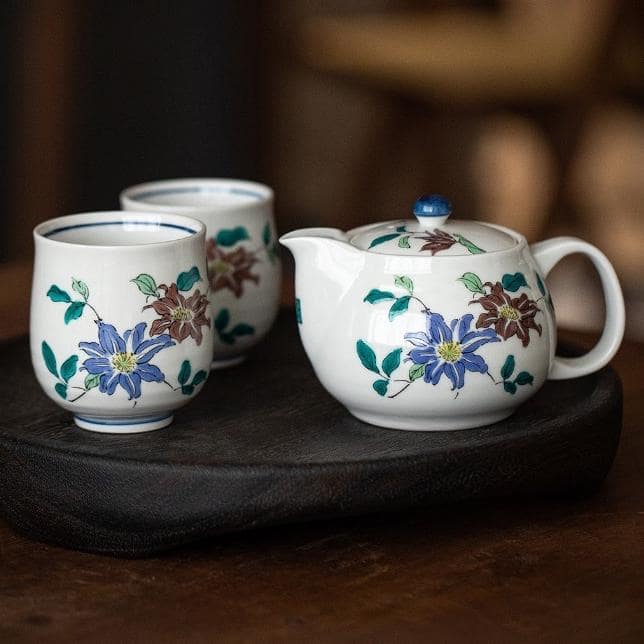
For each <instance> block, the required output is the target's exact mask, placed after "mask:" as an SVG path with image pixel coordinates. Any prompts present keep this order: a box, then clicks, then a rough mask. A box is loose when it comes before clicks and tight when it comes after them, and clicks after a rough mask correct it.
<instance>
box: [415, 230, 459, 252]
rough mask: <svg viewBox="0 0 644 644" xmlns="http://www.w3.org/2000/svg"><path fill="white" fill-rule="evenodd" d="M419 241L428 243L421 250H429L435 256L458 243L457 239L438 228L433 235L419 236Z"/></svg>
mask: <svg viewBox="0 0 644 644" xmlns="http://www.w3.org/2000/svg"><path fill="white" fill-rule="evenodd" d="M417 239H422V240H424V241H425V242H427V243H425V244H423V245H422V246H421V248H420V250H429V251H431V253H432V255H435V254H436V253H438V252H440V251H441V250H447V249H448V248H451V247H452V246H453V245H454V244H455V243H456V239H455V238H454V237H452V235H450V234H449V233H446V232H445V231H444V230H439V229H438V228H437V229H436V230H435V231H434V232H433V233H427V234H426V235H420V236H418V237H417Z"/></svg>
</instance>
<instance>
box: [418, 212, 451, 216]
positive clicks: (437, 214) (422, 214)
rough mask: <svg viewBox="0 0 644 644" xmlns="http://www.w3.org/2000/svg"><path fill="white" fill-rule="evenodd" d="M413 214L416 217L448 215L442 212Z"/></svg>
mask: <svg viewBox="0 0 644 644" xmlns="http://www.w3.org/2000/svg"><path fill="white" fill-rule="evenodd" d="M414 216H416V217H449V215H448V214H447V213H444V214H442V215H441V214H440V213H436V214H432V213H429V212H414Z"/></svg>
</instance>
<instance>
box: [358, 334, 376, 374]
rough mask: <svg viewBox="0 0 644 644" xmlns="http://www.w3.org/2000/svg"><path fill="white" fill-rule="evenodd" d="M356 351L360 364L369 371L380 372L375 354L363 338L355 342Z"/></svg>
mask: <svg viewBox="0 0 644 644" xmlns="http://www.w3.org/2000/svg"><path fill="white" fill-rule="evenodd" d="M356 352H357V353H358V358H360V362H362V366H363V367H365V369H369V371H373V372H374V373H380V370H379V369H378V364H377V362H376V354H375V353H374V351H373V349H372V348H371V347H370V346H369V345H368V344H367V343H366V342H364V341H363V340H358V342H356Z"/></svg>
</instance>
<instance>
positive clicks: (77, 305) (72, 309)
mask: <svg viewBox="0 0 644 644" xmlns="http://www.w3.org/2000/svg"><path fill="white" fill-rule="evenodd" d="M84 308H85V302H72V303H71V304H70V305H69V306H68V307H67V310H66V311H65V324H69V323H70V322H71V321H72V320H78V318H79V317H80V316H81V315H83V309H84Z"/></svg>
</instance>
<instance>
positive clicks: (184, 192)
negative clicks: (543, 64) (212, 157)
mask: <svg viewBox="0 0 644 644" xmlns="http://www.w3.org/2000/svg"><path fill="white" fill-rule="evenodd" d="M121 205H122V207H123V208H125V209H126V210H154V211H157V210H159V211H161V212H170V213H178V214H183V215H189V216H191V217H196V218H197V219H200V220H201V221H202V222H203V223H204V224H206V228H207V234H206V237H207V240H206V252H207V257H208V275H209V281H210V289H211V300H212V306H213V315H214V331H215V342H214V354H213V362H212V368H213V369H216V368H220V367H228V366H232V365H235V364H238V363H240V362H242V361H243V360H244V358H245V357H246V354H247V352H248V351H249V349H251V347H253V346H254V345H256V344H257V343H258V342H259V341H260V340H261V339H262V338H263V337H264V336H265V335H266V333H267V332H268V331H269V329H270V328H271V326H272V324H273V322H274V321H275V317H276V315H277V312H278V310H279V300H280V286H281V264H280V259H279V255H278V246H277V235H276V230H275V221H274V217H273V191H272V190H271V189H270V188H269V187H268V186H265V185H262V184H260V183H253V182H250V181H239V180H233V179H174V180H169V181H155V182H152V183H143V184H140V185H137V186H132V187H130V188H127V189H126V190H124V191H123V192H122V193H121Z"/></svg>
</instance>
